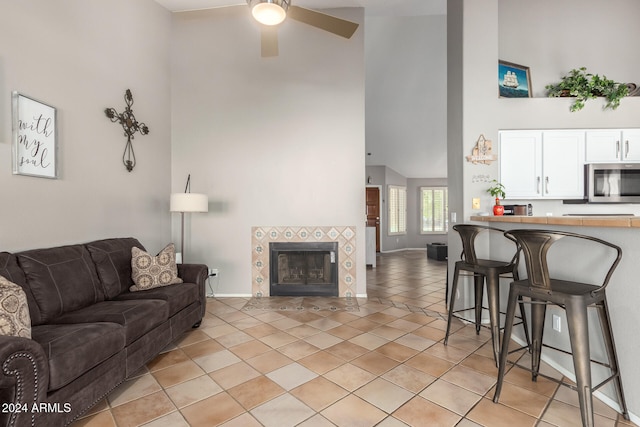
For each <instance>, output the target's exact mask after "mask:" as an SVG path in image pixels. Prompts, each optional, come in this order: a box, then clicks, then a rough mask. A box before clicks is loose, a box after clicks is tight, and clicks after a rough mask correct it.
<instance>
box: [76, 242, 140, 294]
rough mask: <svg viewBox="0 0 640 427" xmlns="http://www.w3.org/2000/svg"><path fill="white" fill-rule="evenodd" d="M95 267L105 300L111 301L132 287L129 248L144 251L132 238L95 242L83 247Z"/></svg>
mask: <svg viewBox="0 0 640 427" xmlns="http://www.w3.org/2000/svg"><path fill="white" fill-rule="evenodd" d="M85 246H86V247H87V249H88V250H89V253H90V254H91V258H92V259H93V262H94V263H95V265H96V271H97V272H98V277H99V278H100V282H102V286H103V288H104V294H105V296H106V298H107V299H113V298H115V297H116V296H117V295H119V294H121V293H122V292H125V291H128V290H129V287H130V286H132V285H133V279H132V278H131V248H134V247H135V248H139V249H142V250H144V246H142V244H140V242H139V241H138V240H137V239H134V238H132V237H126V238H118V239H104V240H96V241H94V242H90V243H87V244H86V245H85Z"/></svg>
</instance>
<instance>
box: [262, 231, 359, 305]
mask: <svg viewBox="0 0 640 427" xmlns="http://www.w3.org/2000/svg"><path fill="white" fill-rule="evenodd" d="M271 242H338V296H339V297H355V296H356V228H355V227H343V226H339V227H332V226H330V227H252V228H251V263H252V270H251V294H252V295H253V296H255V297H268V296H269V243H271Z"/></svg>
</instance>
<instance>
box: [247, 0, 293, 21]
mask: <svg viewBox="0 0 640 427" xmlns="http://www.w3.org/2000/svg"><path fill="white" fill-rule="evenodd" d="M249 6H250V7H251V14H252V15H253V17H254V18H255V20H256V21H258V22H259V23H261V24H264V25H278V24H279V23H281V22H282V21H284V18H286V16H287V9H288V8H289V2H288V0H249Z"/></svg>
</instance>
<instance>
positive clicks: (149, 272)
mask: <svg viewBox="0 0 640 427" xmlns="http://www.w3.org/2000/svg"><path fill="white" fill-rule="evenodd" d="M131 273H132V274H131V276H132V279H133V283H135V285H133V286H131V287H130V288H129V290H130V291H131V292H135V291H144V290H146V289H153V288H158V287H160V286H168V285H173V284H176V283H182V279H180V278H179V277H178V266H177V265H176V247H175V246H174V244H173V243H169V244H168V245H167V246H166V247H165V248H164V249H163V250H161V251H160V252H159V253H158V255H157V256H155V257H154V256H151V255H149V254H148V253H147V252H145V251H143V250H142V249H138V248H136V247H135V246H134V247H132V248H131Z"/></svg>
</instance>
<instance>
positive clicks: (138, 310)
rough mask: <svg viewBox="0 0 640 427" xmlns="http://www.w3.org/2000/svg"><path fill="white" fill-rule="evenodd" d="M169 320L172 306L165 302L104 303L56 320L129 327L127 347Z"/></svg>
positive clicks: (127, 330) (132, 301) (126, 331)
mask: <svg viewBox="0 0 640 427" xmlns="http://www.w3.org/2000/svg"><path fill="white" fill-rule="evenodd" d="M168 318H169V304H167V303H166V302H165V301H162V300H155V299H145V300H130V301H101V302H99V303H96V304H93V305H92V306H90V307H85V308H82V309H80V310H76V311H74V312H71V313H66V314H64V315H62V316H60V317H58V318H57V319H56V323H59V324H68V323H95V322H112V323H117V324H119V325H122V326H124V327H125V334H126V345H129V344H131V343H132V342H133V341H135V340H137V339H138V338H140V337H141V336H142V335H144V334H145V333H147V332H149V331H150V330H152V329H153V328H155V327H156V326H158V325H159V324H161V323H162V322H165V321H166V320H167V319H168Z"/></svg>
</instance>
